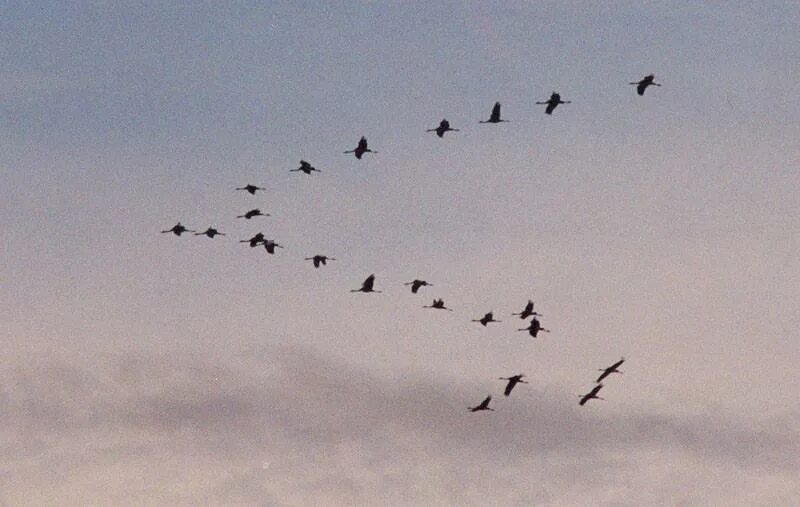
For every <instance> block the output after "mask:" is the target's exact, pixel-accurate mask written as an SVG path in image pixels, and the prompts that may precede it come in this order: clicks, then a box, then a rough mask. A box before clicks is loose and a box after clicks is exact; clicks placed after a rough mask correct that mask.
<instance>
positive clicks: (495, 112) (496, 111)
mask: <svg viewBox="0 0 800 507" xmlns="http://www.w3.org/2000/svg"><path fill="white" fill-rule="evenodd" d="M500 122H506V123H507V122H508V120H501V119H500V103H499V102H495V103H494V107H493V108H492V114H491V115H490V116H489V119H488V120H486V121H483V120H481V121H479V122H478V123H500Z"/></svg>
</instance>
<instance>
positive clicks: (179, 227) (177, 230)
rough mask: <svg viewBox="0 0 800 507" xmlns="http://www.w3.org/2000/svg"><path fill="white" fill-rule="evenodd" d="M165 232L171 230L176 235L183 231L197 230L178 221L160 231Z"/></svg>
mask: <svg viewBox="0 0 800 507" xmlns="http://www.w3.org/2000/svg"><path fill="white" fill-rule="evenodd" d="M165 232H171V233H173V234H174V235H176V236H180V235H181V234H183V233H184V232H197V231H193V230H191V229H187V228H186V227H184V226H183V225H182V224H181V223H180V222H178V223H177V224H175V225H173V226H172V229H167V230H166V231H161V233H162V234H163V233H165Z"/></svg>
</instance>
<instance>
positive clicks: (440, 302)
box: [423, 299, 453, 312]
mask: <svg viewBox="0 0 800 507" xmlns="http://www.w3.org/2000/svg"><path fill="white" fill-rule="evenodd" d="M423 308H434V309H436V310H447V311H448V312H452V311H453V310H451V309H450V308H447V307H446V306H444V299H434V300H433V303H431V304H430V305H427V306H423Z"/></svg>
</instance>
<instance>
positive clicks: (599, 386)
mask: <svg viewBox="0 0 800 507" xmlns="http://www.w3.org/2000/svg"><path fill="white" fill-rule="evenodd" d="M602 388H603V384H597V385H596V386H594V388H593V389H592V390H591V391H589V392H588V393H586V394H581V395H579V396H580V398H581V401H579V402H578V405H584V404H586V402H587V401H589V400H604V398H601V397H599V396H597V393H598V392H599V391H600V389H602Z"/></svg>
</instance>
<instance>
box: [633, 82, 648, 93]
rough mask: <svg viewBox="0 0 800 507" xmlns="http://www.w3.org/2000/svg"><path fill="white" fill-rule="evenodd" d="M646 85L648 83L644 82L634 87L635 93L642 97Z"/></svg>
mask: <svg viewBox="0 0 800 507" xmlns="http://www.w3.org/2000/svg"><path fill="white" fill-rule="evenodd" d="M648 84H650V83H646V82H644V81H642V82H641V83H639V85H638V86H637V87H636V93H638V94H639V95H644V91H645V90H646V89H647V85H648Z"/></svg>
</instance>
